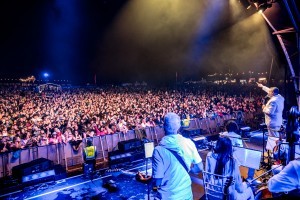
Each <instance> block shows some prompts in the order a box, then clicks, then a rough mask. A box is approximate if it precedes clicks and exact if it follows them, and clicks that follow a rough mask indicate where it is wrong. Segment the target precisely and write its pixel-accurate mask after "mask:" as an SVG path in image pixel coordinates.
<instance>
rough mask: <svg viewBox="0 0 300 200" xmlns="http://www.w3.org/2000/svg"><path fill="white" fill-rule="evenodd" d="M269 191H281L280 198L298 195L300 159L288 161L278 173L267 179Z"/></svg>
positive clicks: (299, 193)
mask: <svg viewBox="0 0 300 200" xmlns="http://www.w3.org/2000/svg"><path fill="white" fill-rule="evenodd" d="M268 188H269V190H270V192H273V193H282V192H283V194H282V197H284V198H282V199H287V197H290V198H291V199H295V198H294V197H297V198H298V199H299V197H300V159H297V160H293V161H290V162H289V164H288V165H287V166H285V167H284V168H283V170H282V171H280V172H279V173H278V174H276V175H274V176H273V177H272V178H270V179H269V181H268Z"/></svg>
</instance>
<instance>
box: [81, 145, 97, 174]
mask: <svg viewBox="0 0 300 200" xmlns="http://www.w3.org/2000/svg"><path fill="white" fill-rule="evenodd" d="M86 145H87V146H86V147H85V148H84V151H83V159H84V162H85V163H84V164H88V165H90V164H92V165H93V169H95V166H96V158H97V149H96V146H93V143H92V141H91V140H87V142H86Z"/></svg>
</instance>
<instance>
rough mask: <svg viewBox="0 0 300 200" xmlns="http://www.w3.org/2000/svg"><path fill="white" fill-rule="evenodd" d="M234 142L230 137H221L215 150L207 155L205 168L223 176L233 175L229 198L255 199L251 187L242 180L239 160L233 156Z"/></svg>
mask: <svg viewBox="0 0 300 200" xmlns="http://www.w3.org/2000/svg"><path fill="white" fill-rule="evenodd" d="M232 150H233V149H232V143H231V140H230V139H229V138H228V137H220V138H219V139H218V141H217V143H216V147H215V148H214V150H213V152H209V153H208V154H207V157H206V163H205V170H206V171H207V172H209V173H212V174H217V175H221V176H232V177H233V181H232V183H233V184H231V185H230V186H229V199H235V200H244V199H251V200H253V199H254V195H253V192H252V189H251V187H250V186H249V184H247V183H246V182H242V178H241V172H240V169H239V165H238V161H237V160H236V159H235V158H234V157H233V151H232Z"/></svg>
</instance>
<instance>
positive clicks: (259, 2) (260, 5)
mask: <svg viewBox="0 0 300 200" xmlns="http://www.w3.org/2000/svg"><path fill="white" fill-rule="evenodd" d="M251 2H252V3H254V4H255V6H256V8H257V10H258V12H260V13H262V12H264V11H265V10H266V9H268V8H271V7H272V3H274V2H276V0H251Z"/></svg>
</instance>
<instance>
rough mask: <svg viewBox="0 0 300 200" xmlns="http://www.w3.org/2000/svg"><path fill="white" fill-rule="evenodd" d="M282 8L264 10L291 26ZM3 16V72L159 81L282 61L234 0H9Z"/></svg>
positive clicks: (0, 7) (261, 26)
mask: <svg viewBox="0 0 300 200" xmlns="http://www.w3.org/2000/svg"><path fill="white" fill-rule="evenodd" d="M281 10H282V9H281ZM281 10H280V8H279V6H278V5H277V4H276V5H273V7H272V8H271V9H268V10H267V11H265V14H266V15H267V16H273V17H272V23H274V24H275V26H276V28H278V29H281V28H287V27H289V26H291V25H290V22H289V20H288V18H287V17H286V16H287V15H286V13H283V14H282V13H281V12H282V11H281ZM279 11H280V13H279ZM0 15H1V16H0V17H1V19H0V23H1V35H0V44H1V46H0V55H1V56H0V77H1V78H4V77H8V78H24V77H27V76H30V75H34V76H35V77H37V78H38V79H39V78H42V74H43V73H44V72H48V73H49V74H50V77H51V78H52V79H67V80H71V81H72V82H74V83H75V82H78V83H87V82H94V77H95V75H96V77H97V83H122V82H135V81H146V82H149V83H163V82H172V81H175V79H176V74H177V79H178V80H179V81H186V80H201V78H205V77H206V75H207V74H208V73H214V72H218V73H226V72H248V71H258V72H269V73H271V75H272V76H273V75H274V76H275V75H276V74H278V72H280V71H284V68H285V67H286V66H285V65H286V62H285V58H284V57H283V55H282V52H281V49H280V47H279V46H278V44H277V42H276V37H274V36H272V35H271V33H270V29H269V28H268V26H267V24H266V23H265V21H264V19H263V18H262V16H261V15H259V14H257V13H256V11H255V9H254V8H252V9H250V10H246V9H245V8H243V7H242V6H241V5H240V4H239V2H238V0H228V1H221V0H203V1H199V0H189V1H182V0H151V1H150V0H148V1H147V0H131V1H125V0H106V1H104V0H95V1H93V0H91V1H86V0H56V1H55V0H51V1H50V0H42V1H41V0H26V1H24V0H19V1H16V0H10V1H1V3H0ZM274 16H276V17H274ZM283 16H285V17H283ZM293 37H294V36H293V35H292V36H291V35H290V36H288V39H289V42H290V47H291V51H294V50H293V49H292V48H293V45H294V44H293V42H294V41H293V39H292V40H290V38H293ZM272 59H273V66H272V67H271V63H272ZM281 74H282V73H281Z"/></svg>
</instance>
